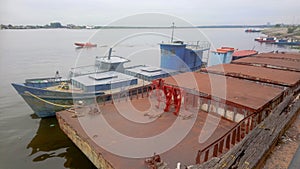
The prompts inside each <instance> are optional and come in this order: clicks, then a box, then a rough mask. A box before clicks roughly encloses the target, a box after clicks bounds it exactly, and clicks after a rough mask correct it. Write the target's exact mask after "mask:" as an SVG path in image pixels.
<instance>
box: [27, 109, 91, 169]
mask: <svg viewBox="0 0 300 169" xmlns="http://www.w3.org/2000/svg"><path fill="white" fill-rule="evenodd" d="M31 117H32V118H37V117H36V116H35V115H31ZM29 148H31V150H32V151H31V153H30V155H29V156H32V157H33V160H32V161H33V162H41V161H44V160H47V159H49V158H54V157H55V158H64V159H66V162H65V163H64V166H65V167H66V168H72V169H73V168H74V169H76V168H78V169H79V168H87V169H89V168H90V169H94V168H96V167H95V166H94V165H93V164H92V163H91V162H90V161H89V159H88V158H86V156H85V155H84V154H83V153H82V152H81V151H80V150H79V149H78V148H77V147H76V145H74V144H73V143H72V141H71V140H70V139H69V138H68V137H67V136H66V135H65V134H64V133H63V132H62V131H61V130H60V128H59V125H58V122H57V120H56V118H44V119H41V120H40V126H39V128H38V130H37V132H36V135H35V136H34V138H33V139H32V140H31V141H30V143H29V144H28V145H27V149H29Z"/></svg>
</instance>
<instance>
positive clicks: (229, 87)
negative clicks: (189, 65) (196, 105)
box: [164, 72, 283, 111]
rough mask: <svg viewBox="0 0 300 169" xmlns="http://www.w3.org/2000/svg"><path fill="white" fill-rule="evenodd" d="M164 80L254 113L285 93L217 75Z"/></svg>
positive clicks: (202, 74)
mask: <svg viewBox="0 0 300 169" xmlns="http://www.w3.org/2000/svg"><path fill="white" fill-rule="evenodd" d="M164 80H165V83H167V84H170V85H174V86H180V87H184V88H188V89H194V90H197V91H198V92H200V93H204V94H207V95H209V96H213V97H217V98H220V99H222V100H226V101H228V102H231V103H234V104H236V105H240V106H242V107H248V108H250V109H252V110H253V111H255V110H260V109H262V107H264V106H266V105H267V104H269V103H270V102H272V100H274V99H276V98H278V97H280V96H281V94H282V92H283V90H282V89H279V88H275V87H271V86H266V85H261V84H258V83H255V82H250V81H246V80H241V79H237V78H231V77H226V76H222V75H216V74H206V73H194V72H188V73H183V74H178V75H175V76H172V77H167V78H165V79H164ZM224 97H225V98H224Z"/></svg>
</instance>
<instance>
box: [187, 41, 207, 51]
mask: <svg viewBox="0 0 300 169" xmlns="http://www.w3.org/2000/svg"><path fill="white" fill-rule="evenodd" d="M210 46H211V44H210V43H209V42H208V41H188V42H186V47H187V48H190V49H193V50H209V49H210Z"/></svg>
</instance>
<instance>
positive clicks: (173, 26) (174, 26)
mask: <svg viewBox="0 0 300 169" xmlns="http://www.w3.org/2000/svg"><path fill="white" fill-rule="evenodd" d="M174 28H175V26H174V22H172V36H171V43H173V35H174Z"/></svg>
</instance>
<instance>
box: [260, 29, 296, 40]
mask: <svg viewBox="0 0 300 169" xmlns="http://www.w3.org/2000/svg"><path fill="white" fill-rule="evenodd" d="M262 33H263V34H266V35H268V36H275V37H277V38H291V39H294V40H300V26H298V27H279V28H276V27H273V28H268V29H264V30H263V31H262Z"/></svg>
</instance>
